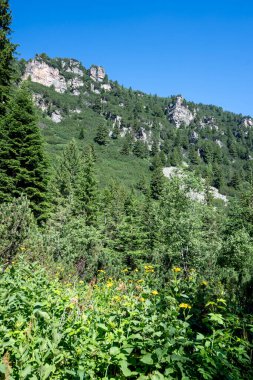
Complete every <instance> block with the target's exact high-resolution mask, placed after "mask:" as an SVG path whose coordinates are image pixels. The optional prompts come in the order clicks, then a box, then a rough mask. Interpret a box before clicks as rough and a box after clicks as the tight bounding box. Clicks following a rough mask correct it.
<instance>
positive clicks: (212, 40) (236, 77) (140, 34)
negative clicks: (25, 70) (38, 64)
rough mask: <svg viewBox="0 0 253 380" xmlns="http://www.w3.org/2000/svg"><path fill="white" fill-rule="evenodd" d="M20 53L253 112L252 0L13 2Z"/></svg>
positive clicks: (161, 92) (157, 90)
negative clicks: (65, 60)
mask: <svg viewBox="0 0 253 380" xmlns="http://www.w3.org/2000/svg"><path fill="white" fill-rule="evenodd" d="M10 4H11V8H12V13H13V25H12V29H13V31H14V33H13V37H12V39H13V41H14V42H16V43H19V44H20V46H19V48H18V52H19V53H20V57H23V58H26V59H28V58H31V57H33V56H34V55H35V54H36V53H42V52H45V53H47V54H48V55H49V56H52V57H72V58H76V59H79V60H80V61H82V63H83V64H84V66H85V67H86V68H87V67H89V66H90V65H91V64H98V65H102V66H104V67H105V69H106V71H107V73H108V75H109V77H110V78H111V79H113V80H117V81H118V82H119V83H120V84H123V85H125V86H127V87H130V86H131V87H132V88H134V89H138V90H142V91H144V92H147V93H152V94H157V95H160V96H169V95H172V94H182V95H183V96H184V97H185V98H186V99H187V100H192V101H195V102H201V103H206V104H216V105H219V106H222V107H223V108H224V109H226V110H229V111H234V112H237V113H242V114H245V115H252V116H253V91H252V90H253V49H252V41H253V1H251V0H247V1H243V0H240V1H239V0H220V1H217V0H212V1H211V0H202V1H199V0H188V1H187V0H180V1H178V0H174V1H171V0H164V1H162V0H151V1H150V0H145V1H144V0H128V1H126V0H118V1H116V0H108V1H106V0H105V1H102V0H95V1H93V0H89V1H86V0H83V1H82V0H72V1H66V0H61V1H60V0H51V1H49V0H43V1H35V0H25V1H21V0H10Z"/></svg>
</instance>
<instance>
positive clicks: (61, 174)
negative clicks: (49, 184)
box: [55, 139, 81, 202]
mask: <svg viewBox="0 0 253 380" xmlns="http://www.w3.org/2000/svg"><path fill="white" fill-rule="evenodd" d="M80 172H81V155H80V152H79V149H78V146H77V143H76V141H75V140H74V139H72V140H71V141H70V142H69V144H68V145H67V146H66V147H65V148H64V150H63V152H62V156H61V158H60V161H59V164H58V165H57V167H56V173H55V181H56V187H57V189H58V193H59V195H60V197H63V198H65V199H68V202H72V201H73V198H74V193H75V191H76V184H77V179H78V176H79V173H80Z"/></svg>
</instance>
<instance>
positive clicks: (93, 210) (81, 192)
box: [75, 147, 98, 225]
mask: <svg viewBox="0 0 253 380" xmlns="http://www.w3.org/2000/svg"><path fill="white" fill-rule="evenodd" d="M75 199H76V209H75V212H77V213H80V214H84V215H85V220H86V224H87V225H96V222H97V212H98V187H97V179H96V176H95V165H94V156H93V151H92V149H91V148H90V147H88V148H87V150H86V151H85V152H84V153H83V157H82V167H81V171H80V173H79V176H78V178H77V186H76V192H75Z"/></svg>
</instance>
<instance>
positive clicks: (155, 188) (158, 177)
mask: <svg viewBox="0 0 253 380" xmlns="http://www.w3.org/2000/svg"><path fill="white" fill-rule="evenodd" d="M163 187H164V175H163V172H162V168H161V167H157V168H156V169H155V170H154V171H153V174H152V177H151V181H150V191H151V197H152V198H153V199H156V200H157V199H159V198H160V196H161V194H162V192H163Z"/></svg>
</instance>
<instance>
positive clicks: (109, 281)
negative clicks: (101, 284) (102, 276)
mask: <svg viewBox="0 0 253 380" xmlns="http://www.w3.org/2000/svg"><path fill="white" fill-rule="evenodd" d="M106 286H107V288H111V287H112V286H113V281H112V278H111V277H110V278H109V279H108V281H107V283H106Z"/></svg>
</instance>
